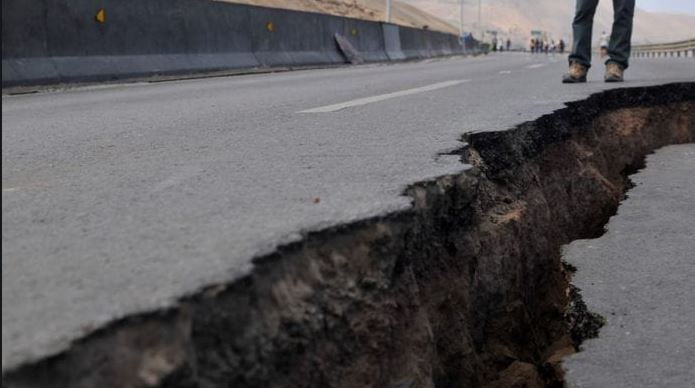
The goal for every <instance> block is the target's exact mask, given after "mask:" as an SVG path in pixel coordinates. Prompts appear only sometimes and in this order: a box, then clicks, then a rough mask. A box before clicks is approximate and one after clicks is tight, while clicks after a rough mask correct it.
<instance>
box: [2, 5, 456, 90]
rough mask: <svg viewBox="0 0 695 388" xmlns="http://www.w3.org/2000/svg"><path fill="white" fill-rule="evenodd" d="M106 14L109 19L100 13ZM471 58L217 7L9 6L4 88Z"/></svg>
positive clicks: (404, 33) (407, 40)
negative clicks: (350, 52)
mask: <svg viewBox="0 0 695 388" xmlns="http://www.w3.org/2000/svg"><path fill="white" fill-rule="evenodd" d="M102 7H103V11H104V13H103V16H104V18H103V20H98V19H99V18H97V13H98V12H99V10H100V9H102ZM336 33H338V34H340V35H342V36H344V37H346V38H347V39H348V40H349V41H350V43H351V44H352V45H353V46H354V47H355V49H357V50H358V51H359V52H360V54H361V55H362V57H363V58H364V59H365V60H366V61H368V62H376V61H388V60H391V61H395V60H402V59H412V58H429V57H431V56H437V55H450V54H455V53H460V52H462V47H461V45H460V44H459V43H458V39H457V37H456V36H453V35H448V34H444V33H440V32H434V31H427V30H419V29H415V28H408V27H399V26H395V25H391V24H383V23H379V22H370V21H364V20H357V19H350V18H343V17H338V16H331V15H324V14H317V13H310V12H299V11H290V10H281V9H273V8H264V7H254V6H247V5H240V4H231V3H223V2H215V1H209V0H119V1H103V0H102V1H95V0H3V2H2V86H3V87H8V86H17V85H32V84H55V83H61V82H75V81H78V82H81V81H103V80H111V79H121V78H133V77H140V76H150V75H158V74H176V73H192V72H206V71H217V70H227V69H239V68H254V67H275V66H299V65H326V64H339V63H345V62H346V59H345V57H344V56H343V55H342V54H341V52H340V50H339V49H338V47H337V45H336V42H335V39H334V35H335V34H336Z"/></svg>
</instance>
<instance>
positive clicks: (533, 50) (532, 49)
mask: <svg viewBox="0 0 695 388" xmlns="http://www.w3.org/2000/svg"><path fill="white" fill-rule="evenodd" d="M535 53H536V40H535V39H531V54H535Z"/></svg>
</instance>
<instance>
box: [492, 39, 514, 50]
mask: <svg viewBox="0 0 695 388" xmlns="http://www.w3.org/2000/svg"><path fill="white" fill-rule="evenodd" d="M505 44H506V46H505ZM505 47H506V50H507V51H509V50H511V49H512V41H511V40H510V39H507V41H506V43H505V41H504V39H499V40H498V39H497V37H494V38H492V51H498V50H499V51H504V50H505Z"/></svg>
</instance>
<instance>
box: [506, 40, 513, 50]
mask: <svg viewBox="0 0 695 388" xmlns="http://www.w3.org/2000/svg"><path fill="white" fill-rule="evenodd" d="M511 48H512V41H511V40H509V39H507V51H509V50H511Z"/></svg>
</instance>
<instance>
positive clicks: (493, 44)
mask: <svg viewBox="0 0 695 388" xmlns="http://www.w3.org/2000/svg"><path fill="white" fill-rule="evenodd" d="M492 51H497V38H492Z"/></svg>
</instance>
